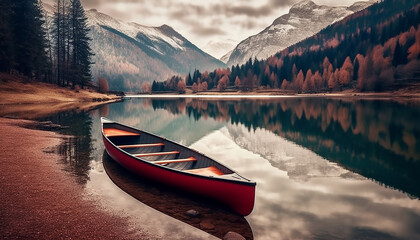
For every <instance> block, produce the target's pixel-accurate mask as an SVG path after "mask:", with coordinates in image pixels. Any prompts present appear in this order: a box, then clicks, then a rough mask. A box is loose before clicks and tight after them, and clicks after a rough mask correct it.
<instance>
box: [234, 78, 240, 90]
mask: <svg viewBox="0 0 420 240" xmlns="http://www.w3.org/2000/svg"><path fill="white" fill-rule="evenodd" d="M240 86H241V80H240V79H239V77H238V76H236V78H235V87H236V88H237V89H239V88H240Z"/></svg>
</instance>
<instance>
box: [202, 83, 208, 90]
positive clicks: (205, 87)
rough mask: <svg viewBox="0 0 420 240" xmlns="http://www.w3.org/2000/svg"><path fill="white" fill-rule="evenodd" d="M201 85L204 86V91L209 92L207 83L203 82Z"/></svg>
mask: <svg viewBox="0 0 420 240" xmlns="http://www.w3.org/2000/svg"><path fill="white" fill-rule="evenodd" d="M201 85H202V86H203V91H207V89H208V88H209V86H208V85H207V82H202V83H201Z"/></svg>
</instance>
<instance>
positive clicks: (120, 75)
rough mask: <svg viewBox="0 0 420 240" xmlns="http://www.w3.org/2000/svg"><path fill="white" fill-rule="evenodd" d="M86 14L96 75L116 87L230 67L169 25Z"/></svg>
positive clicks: (130, 88)
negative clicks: (145, 24)
mask: <svg viewBox="0 0 420 240" xmlns="http://www.w3.org/2000/svg"><path fill="white" fill-rule="evenodd" d="M44 9H45V10H46V11H47V13H48V14H49V15H50V16H52V14H53V8H52V7H51V6H50V5H48V4H46V3H44ZM86 16H87V18H88V26H89V27H90V29H91V31H90V37H91V38H92V41H91V48H92V50H93V52H94V53H95V55H94V56H93V58H92V61H93V62H94V64H93V65H92V75H93V77H94V78H95V79H96V78H97V77H105V78H106V79H107V80H108V83H109V86H110V89H112V90H121V91H139V90H141V86H142V83H143V82H149V83H151V82H152V81H153V80H158V81H162V80H165V79H166V78H168V77H170V76H172V75H174V74H181V75H186V74H188V73H189V72H193V71H194V69H200V70H201V71H204V70H213V69H216V68H222V67H226V65H225V64H224V63H223V62H221V61H219V60H218V59H216V58H214V57H212V56H210V55H209V54H207V53H205V52H204V51H202V50H201V49H199V48H198V47H197V46H195V45H194V44H192V43H191V42H190V41H188V40H187V39H186V38H184V37H183V36H182V35H181V34H179V33H178V32H176V31H175V30H174V29H173V28H171V27H170V26H168V25H162V26H160V27H149V26H143V25H140V24H137V23H133V22H130V23H127V22H123V21H120V20H117V19H114V18H113V17H111V16H109V15H106V14H104V13H101V12H99V11H97V10H95V9H91V10H88V11H86Z"/></svg>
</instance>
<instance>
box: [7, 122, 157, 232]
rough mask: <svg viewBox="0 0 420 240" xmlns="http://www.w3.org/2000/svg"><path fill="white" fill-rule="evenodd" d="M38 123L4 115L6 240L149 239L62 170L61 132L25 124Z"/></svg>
mask: <svg viewBox="0 0 420 240" xmlns="http://www.w3.org/2000/svg"><path fill="white" fill-rule="evenodd" d="M34 124H35V125H36V124H38V123H37V122H34V121H31V120H21V119H7V118H0V131H1V132H2V140H1V144H0V151H1V152H2V157H1V159H0V161H1V171H0V178H1V183H0V186H1V188H2V191H0V206H1V207H0V221H1V223H2V224H1V226H0V238H1V239H16V238H37V239H62V238H67V239H68V238H76V239H121V238H122V239H138V238H142V237H144V238H150V236H146V234H145V233H142V232H141V229H139V232H136V233H135V232H132V231H129V230H128V229H127V222H126V221H127V219H125V218H124V217H123V216H118V214H117V213H115V214H111V213H107V212H105V210H103V209H101V207H100V206H99V205H97V204H96V203H95V202H94V200H93V199H89V198H86V195H84V189H83V186H82V185H79V184H77V183H76V182H75V179H73V178H72V177H71V175H70V174H67V173H66V172H64V171H63V170H62V166H61V165H60V164H59V159H60V158H61V156H60V155H58V154H57V153H53V152H54V151H52V149H54V148H55V147H56V146H57V145H59V144H60V143H61V141H62V136H61V135H60V134H58V133H56V132H51V131H41V130H34V129H29V128H25V126H28V125H34ZM104 229H106V230H104ZM139 234H140V235H141V236H137V235H139Z"/></svg>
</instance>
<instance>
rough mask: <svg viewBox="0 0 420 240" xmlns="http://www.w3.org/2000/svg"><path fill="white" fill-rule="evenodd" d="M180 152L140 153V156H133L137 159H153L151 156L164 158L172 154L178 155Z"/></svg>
mask: <svg viewBox="0 0 420 240" xmlns="http://www.w3.org/2000/svg"><path fill="white" fill-rule="evenodd" d="M178 153H179V152H178V151H172V152H155V153H140V154H133V155H134V156H136V157H151V156H162V155H172V154H178Z"/></svg>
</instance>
